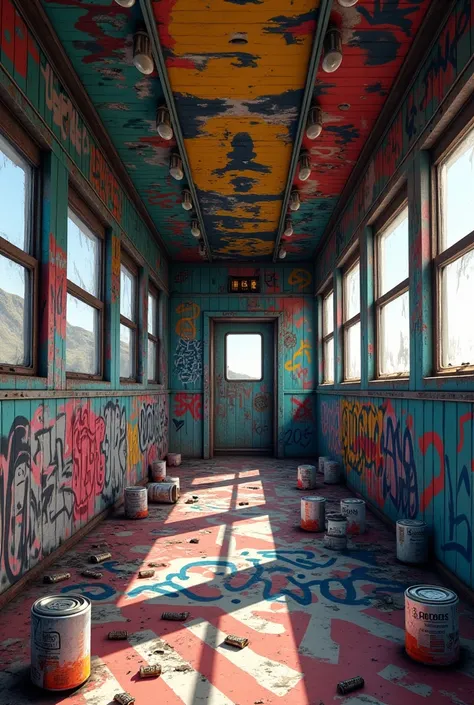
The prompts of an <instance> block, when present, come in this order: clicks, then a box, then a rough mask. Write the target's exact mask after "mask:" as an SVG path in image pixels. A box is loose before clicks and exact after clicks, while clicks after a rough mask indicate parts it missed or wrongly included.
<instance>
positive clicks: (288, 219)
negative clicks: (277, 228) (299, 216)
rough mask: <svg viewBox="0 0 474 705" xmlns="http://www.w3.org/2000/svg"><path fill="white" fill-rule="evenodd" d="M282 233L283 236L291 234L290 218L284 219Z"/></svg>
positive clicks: (291, 224)
mask: <svg viewBox="0 0 474 705" xmlns="http://www.w3.org/2000/svg"><path fill="white" fill-rule="evenodd" d="M283 235H284V236H285V237H291V236H292V235H293V223H292V222H291V218H287V219H286V220H285V231H284V233H283Z"/></svg>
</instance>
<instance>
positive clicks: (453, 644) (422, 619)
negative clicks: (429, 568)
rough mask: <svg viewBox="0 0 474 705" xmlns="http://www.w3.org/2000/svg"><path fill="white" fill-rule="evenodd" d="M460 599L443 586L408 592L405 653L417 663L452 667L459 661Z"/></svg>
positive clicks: (420, 586) (412, 588)
mask: <svg viewBox="0 0 474 705" xmlns="http://www.w3.org/2000/svg"><path fill="white" fill-rule="evenodd" d="M458 604H459V598H458V596H457V595H456V593H455V592H453V590H449V589H448V588H445V587H441V586H439V585H414V586H412V587H409V588H408V589H407V590H406V591H405V650H406V652H407V654H408V656H410V657H411V658H412V659H413V660H414V661H420V662H421V663H424V664H426V665H431V666H449V665H450V664H452V663H455V662H456V661H457V660H458V659H459V653H460V646H459V625H458Z"/></svg>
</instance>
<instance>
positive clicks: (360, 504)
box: [341, 497, 365, 536]
mask: <svg viewBox="0 0 474 705" xmlns="http://www.w3.org/2000/svg"><path fill="white" fill-rule="evenodd" d="M341 514H342V516H345V517H346V519H347V533H348V534H349V535H351V536H357V535H358V534H365V502H364V500H363V499H357V497H348V498H347V499H341Z"/></svg>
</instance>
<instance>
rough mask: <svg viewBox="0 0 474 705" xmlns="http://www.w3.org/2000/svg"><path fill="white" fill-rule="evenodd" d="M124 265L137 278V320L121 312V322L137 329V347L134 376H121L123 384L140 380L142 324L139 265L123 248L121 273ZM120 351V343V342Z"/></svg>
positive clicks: (135, 307)
mask: <svg viewBox="0 0 474 705" xmlns="http://www.w3.org/2000/svg"><path fill="white" fill-rule="evenodd" d="M122 266H123V267H125V269H128V271H129V272H130V274H132V275H133V276H134V278H135V292H134V293H135V301H134V302H132V305H133V310H134V313H135V318H136V321H132V320H131V319H130V318H127V316H124V315H123V314H122V313H120V324H121V325H124V326H126V327H127V328H130V329H131V330H133V331H135V349H134V355H133V376H132V377H122V376H120V382H121V383H122V384H135V383H136V382H137V380H138V351H139V347H140V341H139V333H140V326H139V323H138V315H139V307H138V301H139V298H140V293H139V285H140V282H139V273H140V270H139V267H138V264H137V263H136V262H135V260H134V259H133V258H132V257H131V256H130V255H129V254H128V252H126V251H125V250H124V249H123V248H122V252H121V255H120V275H121V273H122ZM120 296H122V292H121V291H120ZM119 341H120V334H119ZM119 351H120V344H119ZM119 373H120V352H119Z"/></svg>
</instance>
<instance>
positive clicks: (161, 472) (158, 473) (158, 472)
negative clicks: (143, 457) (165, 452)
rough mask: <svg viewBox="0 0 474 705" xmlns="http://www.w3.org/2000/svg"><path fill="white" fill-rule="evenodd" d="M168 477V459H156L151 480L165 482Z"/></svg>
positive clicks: (152, 466)
mask: <svg viewBox="0 0 474 705" xmlns="http://www.w3.org/2000/svg"><path fill="white" fill-rule="evenodd" d="M165 477H166V460H154V461H153V462H152V464H151V481H152V482H164V481H165Z"/></svg>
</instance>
